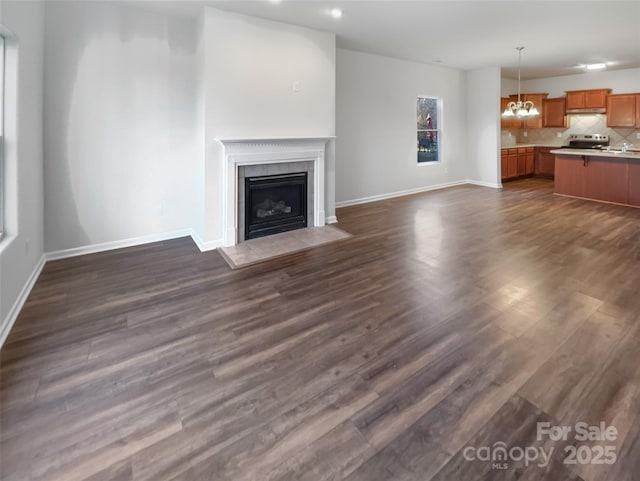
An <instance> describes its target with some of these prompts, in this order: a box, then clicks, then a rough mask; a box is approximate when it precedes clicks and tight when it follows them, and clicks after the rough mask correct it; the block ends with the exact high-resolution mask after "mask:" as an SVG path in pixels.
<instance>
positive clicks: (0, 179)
mask: <svg viewBox="0 0 640 481" xmlns="http://www.w3.org/2000/svg"><path fill="white" fill-rule="evenodd" d="M3 174H4V37H3V36H2V35H0V241H1V240H2V238H3V237H4V195H5V193H4V191H5V188H4V175H3Z"/></svg>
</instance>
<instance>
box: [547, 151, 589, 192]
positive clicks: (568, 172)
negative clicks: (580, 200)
mask: <svg viewBox="0 0 640 481" xmlns="http://www.w3.org/2000/svg"><path fill="white" fill-rule="evenodd" d="M584 157H585V156H578V155H556V161H555V164H556V165H555V175H554V177H555V179H554V183H553V184H554V188H555V192H556V193H558V194H564V195H571V196H574V197H587V184H586V177H585V175H584V174H585V172H584V170H585V168H586V167H585V165H584V163H585V158H584Z"/></svg>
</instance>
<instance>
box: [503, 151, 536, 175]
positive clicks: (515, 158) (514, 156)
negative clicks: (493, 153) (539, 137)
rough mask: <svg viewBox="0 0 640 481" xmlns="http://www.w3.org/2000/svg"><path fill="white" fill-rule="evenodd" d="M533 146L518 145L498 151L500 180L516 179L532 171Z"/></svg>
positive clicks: (531, 173)
mask: <svg viewBox="0 0 640 481" xmlns="http://www.w3.org/2000/svg"><path fill="white" fill-rule="evenodd" d="M534 164H535V162H534V150H533V147H518V148H512V149H502V150H501V151H500V169H501V175H500V177H501V178H502V180H512V179H518V178H520V177H526V176H528V175H533V173H534Z"/></svg>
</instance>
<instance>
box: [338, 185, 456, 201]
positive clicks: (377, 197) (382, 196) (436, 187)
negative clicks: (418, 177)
mask: <svg viewBox="0 0 640 481" xmlns="http://www.w3.org/2000/svg"><path fill="white" fill-rule="evenodd" d="M467 183H468V181H466V180H457V181H455V182H445V183H443V184H436V185H429V186H426V187H418V188H416V189H407V190H400V191H397V192H391V193H389V194H380V195H372V196H370V197H361V198H359V199H352V200H344V201H342V202H336V207H347V206H350V205H358V204H367V203H369V202H375V201H377V200H385V199H392V198H394V197H402V196H403V195H411V194H419V193H420V192H429V191H431V190H440V189H446V188H448V187H455V186H457V185H464V184H467Z"/></svg>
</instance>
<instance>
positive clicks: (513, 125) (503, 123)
mask: <svg viewBox="0 0 640 481" xmlns="http://www.w3.org/2000/svg"><path fill="white" fill-rule="evenodd" d="M517 101H518V96H517V95H515V96H514V95H512V96H510V97H501V98H500V128H502V129H519V128H521V127H522V120H521V119H519V118H517V117H502V112H504V109H505V108H506V107H507V104H508V103H509V102H517Z"/></svg>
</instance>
